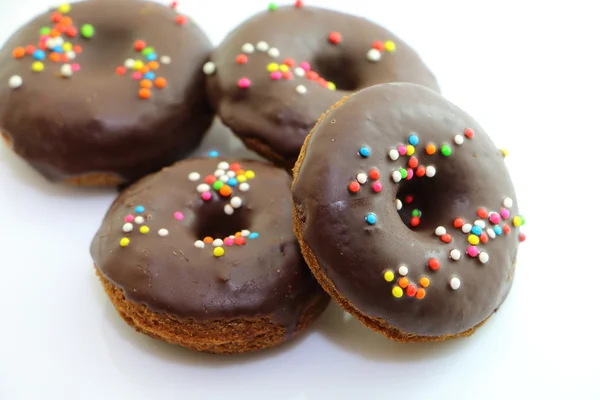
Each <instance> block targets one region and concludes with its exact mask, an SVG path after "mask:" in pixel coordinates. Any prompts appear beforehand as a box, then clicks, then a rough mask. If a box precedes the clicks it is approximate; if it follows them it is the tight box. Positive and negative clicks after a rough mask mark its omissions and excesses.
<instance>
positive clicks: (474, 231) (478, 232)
mask: <svg viewBox="0 0 600 400" xmlns="http://www.w3.org/2000/svg"><path fill="white" fill-rule="evenodd" d="M471 233H472V234H473V235H477V236H479V235H481V227H479V226H477V225H474V226H473V228H471Z"/></svg>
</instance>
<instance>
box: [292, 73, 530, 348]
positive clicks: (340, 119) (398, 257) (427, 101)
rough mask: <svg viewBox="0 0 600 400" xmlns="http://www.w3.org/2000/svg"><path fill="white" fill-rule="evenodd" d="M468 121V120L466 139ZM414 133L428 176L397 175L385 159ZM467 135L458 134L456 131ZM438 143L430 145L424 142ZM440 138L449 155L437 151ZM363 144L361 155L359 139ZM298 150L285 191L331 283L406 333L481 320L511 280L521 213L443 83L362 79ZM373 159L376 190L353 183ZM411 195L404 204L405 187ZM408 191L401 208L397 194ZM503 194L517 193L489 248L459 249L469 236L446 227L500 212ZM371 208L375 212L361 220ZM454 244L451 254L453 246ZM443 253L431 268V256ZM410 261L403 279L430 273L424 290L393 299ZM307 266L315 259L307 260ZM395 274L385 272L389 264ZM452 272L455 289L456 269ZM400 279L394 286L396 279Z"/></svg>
mask: <svg viewBox="0 0 600 400" xmlns="http://www.w3.org/2000/svg"><path fill="white" fill-rule="evenodd" d="M466 128H471V129H472V130H473V131H474V137H473V138H472V139H468V138H465V136H463V132H464V130H465V129H466ZM413 133H414V134H416V135H417V136H418V139H419V144H418V145H417V146H416V152H415V153H414V156H415V157H417V158H418V160H419V164H420V165H423V166H434V167H435V169H436V173H435V175H434V176H433V177H427V176H423V177H420V178H419V177H416V176H415V177H413V178H412V179H410V180H406V179H403V180H401V181H400V182H399V183H395V182H394V181H393V180H392V179H391V178H390V177H391V173H392V172H393V171H394V170H398V168H400V167H404V168H406V165H407V160H408V158H409V157H408V156H400V157H399V159H398V160H397V161H392V159H391V157H390V156H389V151H390V149H395V148H397V146H400V145H402V144H408V138H409V135H411V134H413ZM457 134H458V135H461V136H462V137H463V139H464V143H463V144H462V145H460V146H459V145H457V144H455V141H454V138H455V135H457ZM429 143H434V144H436V145H437V149H438V150H437V152H436V153H435V154H433V155H428V154H426V152H425V146H426V145H427V144H429ZM443 144H447V145H449V146H450V148H451V149H452V154H451V155H450V156H448V157H445V156H443V155H442V154H440V150H439V149H440V147H441V146H442V145H443ZM363 146H367V147H369V148H370V152H371V154H370V156H368V157H366V158H365V157H362V156H361V155H360V154H359V148H361V147H363ZM303 151H304V152H303V159H301V160H299V161H298V163H299V165H297V168H299V170H298V171H297V174H296V180H295V182H294V185H293V188H292V192H293V197H294V203H295V207H296V211H297V216H298V218H297V221H295V222H296V223H298V224H300V232H301V237H300V239H301V243H304V244H305V245H306V246H308V248H309V249H310V250H311V251H312V252H313V253H314V255H315V256H316V259H317V260H318V268H320V269H321V270H322V272H323V273H324V274H325V276H326V277H327V278H328V280H329V281H331V282H332V283H333V285H334V286H335V290H336V291H337V292H338V293H339V294H340V295H341V296H342V297H343V298H345V299H347V301H348V302H350V303H351V304H352V305H354V306H355V307H356V308H357V309H358V311H359V312H360V313H362V314H363V315H366V316H367V317H368V318H371V319H373V320H376V321H383V322H384V324H387V325H386V326H387V327H388V328H389V327H391V328H395V329H397V330H399V331H400V332H401V333H404V334H412V335H418V336H425V337H427V336H429V337H440V336H446V335H453V334H458V333H461V332H464V331H466V330H468V329H470V328H472V327H474V326H475V325H477V324H478V323H480V322H482V321H483V320H485V319H486V318H487V317H488V316H489V315H490V314H491V313H492V312H493V311H494V310H496V309H497V308H498V307H499V306H500V304H501V303H502V302H503V301H504V299H505V297H506V296H507V294H508V291H509V290H510V287H511V284H512V275H513V272H514V271H513V269H514V265H515V260H516V255H517V248H518V244H519V229H517V228H515V227H514V226H513V224H512V217H513V216H516V215H518V207H517V202H516V197H515V193H514V189H513V185H512V183H511V180H510V177H509V174H508V171H507V169H506V167H505V165H504V160H503V155H502V153H501V152H500V151H499V150H498V149H497V148H496V147H495V146H494V144H493V143H492V141H491V139H490V138H489V137H488V136H487V135H486V134H485V132H484V131H483V129H482V128H481V127H480V126H479V125H478V124H477V122H475V120H474V119H473V118H471V117H470V116H469V115H467V114H466V113H465V112H464V111H462V110H461V109H460V108H458V107H456V106H455V105H453V104H452V103H450V102H449V101H448V100H446V99H444V98H443V97H441V96H440V95H439V94H437V93H435V92H434V91H431V90H429V89H427V88H424V87H420V86H417V85H412V84H384V85H378V86H373V87H370V88H367V89H364V90H362V91H360V92H358V93H356V94H355V95H352V96H350V97H349V98H348V99H347V100H346V101H345V102H344V103H343V104H341V105H340V106H338V107H337V108H334V109H332V110H331V111H330V112H329V113H328V114H327V115H325V117H324V118H323V119H322V120H321V121H320V123H319V124H318V125H317V126H316V127H315V129H314V130H313V132H312V134H311V136H310V138H309V140H308V142H307V144H306V146H305V150H303ZM372 168H376V169H378V170H379V172H380V174H381V177H380V179H379V181H380V182H381V183H382V184H383V190H382V191H381V192H380V193H375V192H374V191H373V190H372V188H371V185H372V183H373V180H372V179H369V180H368V181H367V182H366V183H365V184H363V185H361V188H360V190H359V191H358V192H357V193H351V192H350V191H349V186H348V185H349V183H350V182H353V181H355V180H356V176H357V174H358V173H359V172H366V173H368V172H369V171H370V170H371V169H372ZM408 194H410V195H412V196H413V198H414V201H413V203H411V204H406V198H405V195H408ZM397 198H400V199H401V200H402V201H404V204H403V207H402V209H401V211H400V212H398V210H397V208H396V205H395V201H396V199H397ZM506 198H510V199H512V200H513V205H512V207H511V208H510V214H511V216H510V218H508V219H504V220H503V221H502V222H501V223H500V225H501V226H503V225H504V224H505V223H506V224H508V225H509V226H510V228H511V229H512V231H511V233H510V234H508V235H505V234H502V235H501V236H497V237H496V238H495V239H492V238H489V241H488V242H487V243H486V244H481V243H480V245H479V246H478V248H479V250H480V251H483V252H486V253H487V254H488V255H489V261H488V262H487V263H485V264H484V263H482V262H481V261H480V260H479V259H478V258H477V257H475V258H472V257H470V256H469V255H467V254H466V249H467V248H468V246H469V243H468V242H467V235H466V234H464V233H462V232H461V230H459V229H455V228H454V227H453V221H454V220H455V219H456V218H458V217H460V218H463V219H464V220H465V222H467V223H470V224H473V223H474V221H475V220H478V219H481V220H483V221H484V222H485V223H486V228H484V232H485V231H486V229H487V228H489V227H491V226H492V225H491V224H490V222H489V221H488V219H487V218H480V217H478V216H477V214H476V211H477V210H478V209H479V208H480V207H484V208H486V209H487V210H488V211H492V210H494V211H499V210H501V208H502V207H503V202H504V200H505V199H506ZM415 208H418V209H420V210H421V211H422V216H421V221H420V225H418V226H417V227H416V228H415V227H413V226H411V225H410V222H409V221H410V218H411V213H412V210H413V209H415ZM368 213H375V214H376V215H377V222H376V223H375V224H374V225H369V224H368V223H367V222H366V221H365V217H366V215H367V214H368ZM438 226H443V227H445V228H446V230H447V232H448V233H449V234H450V235H451V236H452V241H451V242H450V243H447V244H446V243H444V242H443V241H441V240H440V237H438V236H436V234H435V233H434V232H435V230H436V228H437V227H438ZM452 249H458V250H459V251H460V254H461V257H460V259H459V260H458V261H454V260H452V259H451V258H450V251H451V250H452ZM430 258H436V259H437V260H439V261H440V263H441V266H440V268H439V270H437V271H434V270H432V269H431V268H430V267H429V266H428V263H429V259H430ZM400 265H405V266H406V267H407V268H408V274H407V276H406V277H407V278H408V279H409V281H410V282H411V283H412V284H415V286H416V287H417V288H418V287H419V286H420V285H419V283H418V282H419V281H420V279H421V277H423V276H426V277H428V279H429V280H430V285H429V287H427V288H426V289H425V290H426V295H425V297H424V298H422V299H418V298H417V297H416V296H414V297H410V296H409V295H408V293H407V290H406V289H405V290H404V294H403V296H402V297H400V298H396V297H394V296H393V295H392V288H393V287H394V286H395V285H398V284H399V283H398V282H399V279H400V278H401V276H400V274H399V273H398V270H399V266H400ZM311 267H315V266H314V265H311ZM388 270H390V271H392V272H393V273H394V279H393V281H391V282H388V281H386V280H385V279H384V273H385V272H386V271H388ZM454 277H456V278H458V279H460V287H459V288H458V289H457V290H453V289H452V288H451V286H450V281H451V279H452V278H454ZM396 290H397V289H396Z"/></svg>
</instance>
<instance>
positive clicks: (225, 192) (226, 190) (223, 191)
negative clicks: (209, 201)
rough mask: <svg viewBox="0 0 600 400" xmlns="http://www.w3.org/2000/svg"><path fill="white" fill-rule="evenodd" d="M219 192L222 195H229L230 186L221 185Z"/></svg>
mask: <svg viewBox="0 0 600 400" xmlns="http://www.w3.org/2000/svg"><path fill="white" fill-rule="evenodd" d="M219 194H220V195H221V196H223V197H227V196H230V195H231V187H230V186H229V185H223V186H221V189H219Z"/></svg>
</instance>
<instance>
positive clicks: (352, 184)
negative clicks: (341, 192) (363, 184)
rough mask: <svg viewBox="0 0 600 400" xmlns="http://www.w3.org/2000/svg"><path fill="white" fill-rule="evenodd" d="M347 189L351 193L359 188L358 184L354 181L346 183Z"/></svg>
mask: <svg viewBox="0 0 600 400" xmlns="http://www.w3.org/2000/svg"><path fill="white" fill-rule="evenodd" d="M348 190H349V191H350V192H352V193H356V192H358V191H359V190H360V184H359V183H358V182H356V181H354V182H350V184H349V185H348Z"/></svg>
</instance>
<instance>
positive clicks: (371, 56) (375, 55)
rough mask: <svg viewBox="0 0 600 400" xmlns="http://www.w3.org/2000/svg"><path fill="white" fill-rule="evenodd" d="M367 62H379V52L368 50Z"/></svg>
mask: <svg viewBox="0 0 600 400" xmlns="http://www.w3.org/2000/svg"><path fill="white" fill-rule="evenodd" d="M367 60H369V61H372V62H377V61H379V60H381V52H380V51H379V50H377V49H370V50H369V51H367Z"/></svg>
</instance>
